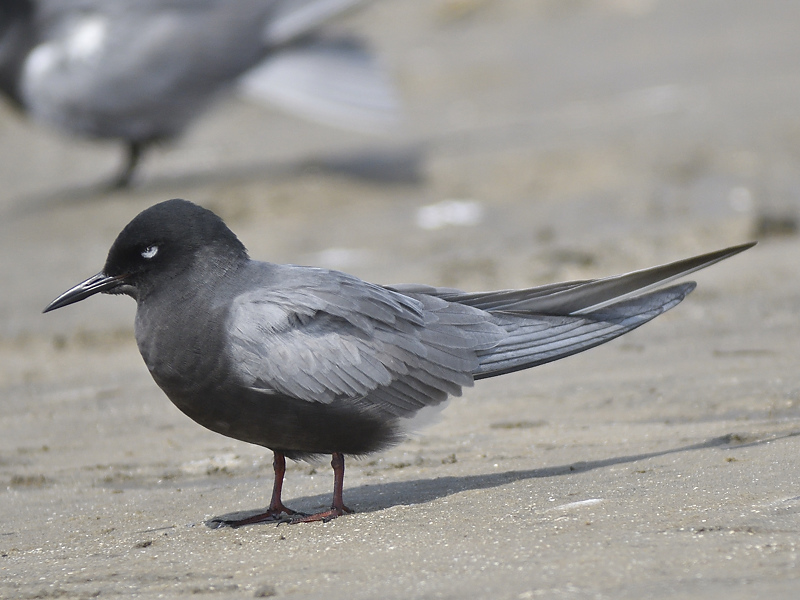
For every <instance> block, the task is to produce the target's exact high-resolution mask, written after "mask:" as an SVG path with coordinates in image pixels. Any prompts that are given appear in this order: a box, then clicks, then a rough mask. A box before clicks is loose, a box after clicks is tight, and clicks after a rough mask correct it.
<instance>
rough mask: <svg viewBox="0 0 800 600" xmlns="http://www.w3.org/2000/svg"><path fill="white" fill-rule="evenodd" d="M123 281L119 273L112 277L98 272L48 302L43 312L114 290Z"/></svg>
mask: <svg viewBox="0 0 800 600" xmlns="http://www.w3.org/2000/svg"><path fill="white" fill-rule="evenodd" d="M122 283H123V276H120V275H117V276H114V277H112V276H110V275H106V274H105V273H98V274H97V275H93V276H92V277H89V279H87V280H86V281H82V282H81V283H79V284H78V285H76V286H75V287H73V288H71V289H69V290H67V291H66V292H64V293H63V294H61V295H60V296H59V297H58V298H56V299H55V300H53V301H52V302H51V303H50V304H48V305H47V307H46V308H45V309H44V310H43V311H42V312H50V311H51V310H55V309H57V308H61V307H62V306H67V305H68V304H73V303H75V302H80V301H81V300H83V299H84V298H88V297H89V296H93V295H95V294H97V293H98V292H107V291H109V290H112V289H114V288H115V287H117V286H118V285H122Z"/></svg>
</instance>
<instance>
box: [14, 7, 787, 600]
mask: <svg viewBox="0 0 800 600" xmlns="http://www.w3.org/2000/svg"><path fill="white" fill-rule="evenodd" d="M798 22H800V4H797V3H791V2H785V1H783V0H772V1H770V0H763V1H760V2H752V1H750V0H739V1H735V0H725V1H723V0H719V1H711V0H674V1H669V2H668V1H666V0H661V1H659V0H601V1H597V2H588V1H581V0H570V1H569V2H564V1H562V0H518V1H512V0H507V1H503V0H496V1H488V0H487V1H481V0H414V1H411V0H383V1H379V2H377V3H376V4H375V5H374V6H372V7H370V8H368V9H367V10H365V11H363V12H362V13H361V14H359V15H355V16H353V17H352V18H351V19H349V22H347V23H345V24H343V25H342V26H343V27H348V28H351V29H355V30H359V31H366V32H369V36H370V38H371V39H372V41H373V44H374V45H375V46H376V47H377V48H378V49H379V50H380V51H381V52H382V53H383V55H384V57H385V59H386V61H387V64H388V65H389V67H390V68H391V70H392V71H393V73H394V74H395V76H396V78H397V81H398V86H399V88H400V89H401V91H402V94H403V96H404V98H405V102H406V105H407V121H406V124H405V126H404V128H403V130H402V131H399V132H397V133H395V134H393V135H390V136H388V137H385V138H366V137H361V136H358V135H355V134H349V133H341V132H337V131H331V130H327V129H323V128H319V127H316V126H314V125H309V124H306V123H302V122H298V121H295V120H292V119H289V118H286V117H284V116H281V115H277V114H275V113H272V112H269V111H265V110H264V109H262V108H261V107H256V106H253V105H250V104H246V103H242V102H238V101H230V102H226V103H223V104H221V105H220V106H219V107H217V108H216V109H214V110H213V111H212V112H211V113H209V114H208V115H207V116H206V117H205V118H204V119H203V120H202V121H201V122H199V123H198V124H197V127H196V128H194V129H193V130H192V131H191V132H190V133H189V134H188V135H187V136H186V137H185V138H183V139H182V140H181V141H179V142H178V143H177V144H175V145H174V146H172V147H169V148H164V149H160V150H158V151H156V152H154V153H152V154H151V155H150V156H148V157H147V159H146V161H145V164H144V168H143V169H142V172H141V177H140V180H139V184H138V186H137V187H136V188H135V189H134V190H132V191H129V192H122V193H115V194H107V193H104V192H102V191H98V183H99V182H102V181H103V180H104V179H105V178H107V177H109V176H110V174H111V172H112V171H113V170H114V169H115V168H116V162H117V160H118V158H119V154H118V153H119V151H118V149H117V147H116V146H115V145H113V144H110V145H99V144H93V143H90V142H83V141H75V140H70V139H66V138H64V137H61V136H59V135H58V134H55V133H53V132H52V131H50V130H48V129H46V128H43V127H41V126H38V125H35V124H32V123H30V122H27V121H24V120H22V119H20V118H19V117H18V116H17V115H15V114H13V113H12V112H11V111H10V109H8V108H7V107H4V108H2V110H0V181H2V186H0V256H1V257H2V259H1V260H0V281H2V294H0V407H2V412H1V413H0V508H2V510H0V597H3V598H90V597H92V598H93V597H99V598H115V597H128V596H131V597H137V598H162V597H165V598H175V597H183V596H192V595H195V594H201V595H203V597H213V598H234V597H268V596H275V597H284V596H285V597H287V598H325V599H326V600H334V599H339V598H345V599H347V600H356V599H362V598H364V599H367V598H465V597H469V598H510V599H512V598H513V599H517V598H518V599H526V598H538V597H543V598H690V597H691V598H727V599H738V598H755V597H759V598H765V597H769V598H796V597H798V593H800V568H799V567H800V565H798V561H799V559H800V547H799V546H800V541H799V539H800V538H798V532H799V531H800V484H799V483H798V482H800V466H798V460H797V457H798V451H800V378H798V374H797V368H796V357H797V356H798V354H799V353H800V352H799V351H800V342H799V341H798V339H800V323H798V316H797V315H798V309H800V278H798V277H797V269H798V267H797V265H798V261H797V257H798V251H800V240H798V237H797V235H796V227H797V224H796V217H797V212H798V204H800V167H798V161H799V160H800V113H798V107H800V69H798V57H800V36H798V35H797V23H798ZM175 196H180V197H185V198H188V199H191V200H194V201H196V202H199V203H202V204H203V205H205V206H208V207H210V208H212V209H214V210H216V211H218V212H219V213H220V214H221V215H222V216H223V217H224V218H226V220H227V221H228V223H229V225H230V226H231V227H232V228H233V229H234V230H235V231H236V232H237V233H238V234H239V235H240V237H241V238H242V240H243V241H244V242H245V244H246V245H247V246H248V247H249V248H250V250H251V254H252V255H253V256H254V257H257V258H262V259H267V260H272V261H278V262H295V263H304V264H319V265H324V266H330V267H336V268H341V269H344V270H347V271H350V272H353V273H356V274H358V275H360V276H362V277H365V278H368V279H371V280H373V281H377V282H382V283H392V282H397V281H417V282H424V283H432V284H444V285H451V286H459V287H462V288H466V289H471V290H477V289H486V288H502V287H512V286H515V287H516V286H525V285H535V284H540V283H545V282H549V281H556V280H565V279H573V278H583V277H598V276H605V275H610V274H614V273H618V272H623V271H627V270H633V269H636V268H641V267H645V266H650V265H652V264H657V263H660V262H666V261H668V260H672V259H677V258H681V257H684V256H688V255H690V254H694V253H699V252H702V251H708V250H712V249H716V248H718V247H723V246H726V245H732V244H735V243H740V242H744V241H748V240H750V239H759V241H760V244H759V246H757V247H756V248H755V249H752V250H750V251H748V252H747V253H745V254H743V255H740V256H737V257H736V258H734V259H731V260H730V261H727V262H726V263H723V264H720V265H717V266H714V267H713V268H711V269H709V270H707V271H704V272H702V273H698V274H697V275H696V279H697V281H698V282H699V286H698V289H697V291H696V292H695V293H693V294H692V295H691V296H690V297H689V298H688V299H687V300H686V301H685V302H684V303H683V304H682V305H681V306H680V307H678V308H677V309H675V310H674V311H672V312H670V313H669V314H667V315H665V316H663V317H661V318H659V319H657V320H656V321H655V322H653V323H651V324H649V325H647V326H646V327H644V328H642V329H640V330H637V331H636V332H633V333H632V334H630V335H627V336H625V337H624V338H622V339H620V340H617V341H615V342H612V343H610V344H608V345H606V346H603V347H601V348H598V349H595V350H592V351H590V352H587V353H585V354H582V355H579V356H576V357H572V358H570V359H567V360H564V361H561V362H558V363H555V364H550V365H546V366H543V367H540V368H537V369H534V370H532V371H528V372H523V373H518V374H514V375H510V376H506V377H503V378H499V379H495V380H490V381H483V382H480V384H479V385H477V386H476V387H475V388H473V389H470V390H467V391H466V393H465V394H464V396H463V397H461V398H458V399H455V400H454V401H453V402H452V403H451V405H450V407H449V408H448V409H447V411H445V413H444V415H443V418H442V420H441V421H440V422H439V423H438V424H436V425H434V426H432V427H430V428H428V429H427V430H425V431H424V432H422V434H421V435H420V436H419V437H417V438H415V439H412V440H409V441H408V442H406V443H404V444H402V445H400V446H398V447H396V448H395V449H393V450H390V451H387V452H384V453H382V454H379V455H376V456H373V457H368V458H366V459H364V460H361V461H350V462H349V463H348V472H347V477H346V489H345V500H346V502H347V503H348V504H349V505H350V506H351V507H353V508H354V509H356V510H357V513H356V514H354V515H351V516H347V517H344V518H340V519H338V520H336V521H333V522H330V523H327V524H308V525H295V526H280V527H275V526H271V525H270V526H253V527H247V528H242V529H239V530H231V529H217V530H214V529H210V528H208V527H206V526H205V525H204V521H205V520H206V519H209V518H211V517H214V516H218V515H223V514H227V513H231V512H235V511H252V510H256V509H258V508H261V507H263V506H264V505H265V504H266V502H267V497H268V493H269V489H270V485H271V481H272V474H271V467H270V465H271V455H270V453H269V452H267V451H265V450H263V449H261V448H258V447H254V446H249V445H246V444H243V443H239V442H236V441H234V440H230V439H226V438H223V437H221V436H218V435H216V434H213V433H210V432H207V431H205V430H204V429H202V428H201V427H199V426H197V425H195V424H194V423H192V422H191V421H189V420H188V419H187V418H185V417H184V416H183V415H181V414H180V413H179V412H178V411H177V409H175V408H174V407H173V406H172V405H171V404H170V403H169V402H168V401H167V399H166V398H165V397H164V396H163V394H162V393H161V392H160V390H159V389H158V388H157V387H156V386H155V384H154V383H153V382H152V381H151V380H150V378H149V375H148V373H147V371H146V369H145V367H144V365H143V364H142V361H141V359H140V357H139V356H138V352H137V350H136V346H135V343H134V340H133V331H132V329H133V319H132V317H133V313H134V304H133V302H132V301H130V300H129V299H126V298H108V297H102V298H93V299H92V300H90V301H87V302H85V303H82V304H80V305H77V306H74V307H69V308H67V309H64V310H60V311H58V312H56V313H53V314H48V315H46V316H43V315H41V314H40V311H41V309H42V308H43V307H44V306H45V304H46V303H47V302H49V301H50V300H51V299H52V298H53V297H55V296H56V295H57V294H59V293H60V292H62V291H63V290H65V289H66V288H68V287H69V286H71V285H72V284H74V283H77V282H78V281H80V280H82V279H83V278H85V277H87V276H89V275H91V274H93V273H95V272H97V271H98V270H99V269H100V267H101V266H102V263H103V260H104V258H105V253H106V251H107V249H108V246H109V245H110V243H111V242H112V241H113V239H114V237H115V236H116V234H117V232H118V231H119V230H120V229H121V227H122V226H123V225H124V224H125V223H127V221H128V220H129V219H130V218H132V217H133V216H134V215H135V214H136V213H137V212H139V211H140V210H142V209H144V208H145V207H147V206H149V205H151V204H153V203H155V202H157V201H160V200H163V199H166V198H168V197H175ZM447 200H458V201H462V202H467V204H461V205H457V206H461V207H462V209H464V208H465V207H466V210H465V211H462V212H461V213H458V214H460V215H461V217H462V218H461V221H460V223H457V224H450V225H447V224H443V223H441V222H436V220H435V217H437V215H438V216H441V214H444V215H445V216H447V215H450V216H451V217H452V213H448V212H447V211H446V210H445V211H444V213H442V210H439V212H437V209H436V208H434V209H426V208H425V207H429V206H430V205H437V203H440V202H443V201H447ZM441 208H442V207H441V205H438V209H441ZM451 208H452V205H451ZM456 212H457V211H456ZM458 214H457V215H456V216H458ZM431 216H433V218H434V220H433V221H431V220H430V219H431V218H432V217H431ZM425 218H427V219H428V220H427V221H425V220H424V219H425ZM421 219H423V220H421ZM456 220H458V219H456ZM437 224H439V225H442V226H441V227H439V228H427V229H426V228H425V227H422V226H421V225H427V226H428V227H430V226H432V225H437ZM330 489H331V474H330V471H329V468H328V466H327V464H326V463H321V464H316V465H307V464H304V463H300V464H296V463H290V465H289V473H288V477H287V482H286V488H285V493H286V496H285V498H286V500H287V503H289V504H290V505H292V506H295V507H296V508H298V509H301V510H308V511H310V510H315V509H318V508H320V507H323V506H325V505H326V504H327V503H328V502H329V494H330Z"/></svg>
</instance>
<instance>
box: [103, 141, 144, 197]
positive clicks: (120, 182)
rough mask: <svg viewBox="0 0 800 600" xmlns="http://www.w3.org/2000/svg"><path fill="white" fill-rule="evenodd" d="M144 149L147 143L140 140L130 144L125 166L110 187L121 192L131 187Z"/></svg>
mask: <svg viewBox="0 0 800 600" xmlns="http://www.w3.org/2000/svg"><path fill="white" fill-rule="evenodd" d="M144 148H145V142H142V141H138V140H131V141H129V142H128V146H127V154H126V156H125V164H123V165H122V169H120V171H119V173H117V176H116V177H114V179H113V180H112V181H111V186H110V187H111V189H112V190H121V189H124V188H127V187H128V186H130V184H131V179H133V173H134V171H136V166H137V165H138V164H139V160H140V159H141V158H142V152H143V151H144Z"/></svg>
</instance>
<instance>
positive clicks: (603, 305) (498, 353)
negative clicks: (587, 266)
mask: <svg viewBox="0 0 800 600" xmlns="http://www.w3.org/2000/svg"><path fill="white" fill-rule="evenodd" d="M753 245H755V244H754V243H750V244H742V245H740V246H734V247H731V248H726V249H724V250H719V251H716V252H711V253H708V254H703V255H700V256H695V257H692V258H688V259H684V260H680V261H676V262H673V263H669V264H666V265H661V266H657V267H652V268H649V269H643V270H641V271H634V272H632V273H627V274H624V275H618V276H615V277H608V278H605V279H595V280H586V281H571V282H565V283H556V284H550V285H545V286H541V287H536V288H530V289H525V290H502V291H498V292H478V293H465V292H461V291H459V290H454V289H449V288H431V287H427V286H419V285H400V286H393V289H397V290H399V291H402V292H404V293H427V294H431V295H434V296H436V297H439V298H443V299H446V300H448V301H450V302H458V303H463V304H466V305H469V306H473V307H476V308H480V309H482V310H485V311H487V312H489V313H490V314H491V315H492V317H493V322H494V323H495V324H497V325H499V326H500V327H502V328H503V329H504V330H505V331H506V332H507V335H506V337H505V338H504V339H503V340H502V341H501V342H500V343H498V344H497V345H496V346H495V347H493V348H491V349H488V350H485V351H481V352H479V359H480V367H479V368H478V369H477V370H476V371H475V379H481V378H484V377H493V376H496V375H501V374H504V373H509V372H512V371H518V370H520V369H527V368H530V367H534V366H536V365H540V364H543V363H546V362H550V361H553V360H558V359H560V358H564V357H566V356H570V355H572V354H576V353H578V352H582V351H584V350H588V349H589V348H593V347H595V346H598V345H600V344H603V343H605V342H607V341H610V340H612V339H614V338H616V337H619V336H620V335H623V334H624V333H627V332H629V331H631V330H632V329H635V328H636V327H639V326H640V325H643V324H644V323H646V322H648V321H650V320H651V319H653V318H655V317H657V316H658V315H660V314H662V313H664V312H665V311H667V310H669V309H670V308H672V307H674V306H675V305H677V304H678V303H679V302H680V301H681V300H683V298H684V297H686V295H687V294H689V293H690V292H691V291H692V290H693V289H694V287H695V284H694V283H692V282H689V283H685V284H681V285H676V286H672V287H667V288H661V289H654V288H659V286H663V285H665V284H666V283H668V282H670V281H672V280H674V279H676V278H678V277H681V276H684V275H687V274H689V273H693V272H694V271H697V270H699V269H702V268H704V267H707V266H710V265H712V264H714V263H716V262H719V261H721V260H724V259H725V258H728V257H730V256H733V255H735V254H738V253H739V252H743V251H744V250H746V249H748V248H751V247H752V246H753ZM648 290H652V291H648Z"/></svg>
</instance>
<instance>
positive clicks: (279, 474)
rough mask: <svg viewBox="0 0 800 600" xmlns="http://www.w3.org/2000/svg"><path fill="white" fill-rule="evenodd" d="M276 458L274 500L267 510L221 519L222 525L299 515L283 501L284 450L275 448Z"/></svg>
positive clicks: (282, 519)
mask: <svg viewBox="0 0 800 600" xmlns="http://www.w3.org/2000/svg"><path fill="white" fill-rule="evenodd" d="M273 454H274V458H273V460H272V468H273V470H274V471H275V481H274V483H273V484H272V500H270V503H269V506H268V507H267V510H266V511H265V512H263V513H259V514H257V515H253V516H252V517H247V518H246V519H231V520H224V521H222V520H221V521H219V523H220V524H221V525H227V526H228V527H241V526H242V525H252V524H254V523H264V522H278V523H281V522H284V521H286V520H287V519H286V517H282V516H281V515H283V514H286V515H297V514H298V513H297V512H295V511H293V510H292V509H290V508H287V507H286V506H285V505H284V504H283V502H282V501H281V490H282V489H283V477H284V475H286V457H285V456H284V454H283V452H278V451H277V450H273Z"/></svg>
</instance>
